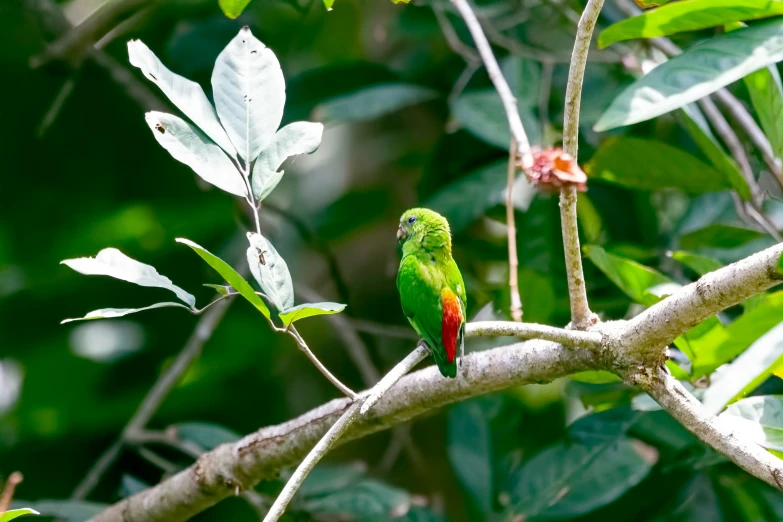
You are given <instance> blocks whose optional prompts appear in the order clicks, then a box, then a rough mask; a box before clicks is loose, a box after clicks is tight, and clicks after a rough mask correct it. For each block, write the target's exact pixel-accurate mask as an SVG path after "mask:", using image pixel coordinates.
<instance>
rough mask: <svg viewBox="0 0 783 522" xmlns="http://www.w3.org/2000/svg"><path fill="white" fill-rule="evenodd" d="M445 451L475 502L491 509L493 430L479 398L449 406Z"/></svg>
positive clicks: (480, 508) (488, 510) (483, 507)
mask: <svg viewBox="0 0 783 522" xmlns="http://www.w3.org/2000/svg"><path fill="white" fill-rule="evenodd" d="M448 455H449V461H450V462H451V466H452V468H454V473H455V474H456V475H457V478H458V479H459V481H460V483H461V484H462V486H463V488H465V490H466V491H467V493H468V495H469V496H470V498H471V499H472V500H473V502H474V503H475V505H476V506H477V507H478V508H479V510H480V511H481V512H482V513H490V512H492V499H493V484H492V482H493V480H492V473H493V472H492V433H491V431H490V420H489V415H488V414H487V411H486V409H485V404H484V403H483V402H482V401H480V400H478V401H477V400H472V401H467V402H463V403H459V404H456V405H454V406H452V408H451V409H450V410H449V425H448Z"/></svg>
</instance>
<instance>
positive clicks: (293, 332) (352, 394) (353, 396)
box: [288, 323, 359, 400]
mask: <svg viewBox="0 0 783 522" xmlns="http://www.w3.org/2000/svg"><path fill="white" fill-rule="evenodd" d="M288 332H289V334H290V335H291V337H292V338H293V339H294V340H295V341H296V344H297V346H299V349H300V350H302V352H304V354H305V355H306V356H307V358H308V359H310V362H312V363H313V365H315V367H316V368H318V371H319V372H321V374H322V375H323V376H324V377H326V379H327V380H328V381H329V382H331V383H332V384H334V386H335V387H336V388H337V389H338V390H340V391H341V392H343V393H344V394H345V395H346V396H348V397H350V398H351V399H354V400H356V399H357V398H358V397H359V396H358V395H356V392H354V391H353V390H352V389H350V388H349V387H348V386H346V385H345V384H343V383H342V382H341V381H340V379H338V378H337V377H335V376H334V375H332V373H331V372H330V371H329V370H328V369H327V368H326V366H324V365H323V364H322V363H321V361H319V360H318V357H316V356H315V354H314V353H313V352H312V350H310V347H309V346H307V343H306V342H305V340H304V339H303V338H302V336H301V335H299V332H297V331H296V327H295V326H294V325H293V323H292V324H291V326H290V327H288Z"/></svg>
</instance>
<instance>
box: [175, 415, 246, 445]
mask: <svg viewBox="0 0 783 522" xmlns="http://www.w3.org/2000/svg"><path fill="white" fill-rule="evenodd" d="M174 430H175V432H176V434H177V437H179V438H180V439H182V440H186V441H189V442H192V443H194V444H196V445H198V446H199V447H201V448H203V449H204V451H209V450H211V449H213V448H216V447H218V446H220V445H221V444H227V443H231V442H236V441H238V440H239V439H240V438H242V436H241V435H239V434H238V433H236V432H235V431H232V430H229V429H228V428H224V427H223V426H218V425H217V424H207V423H206V422H183V423H181V424H176V425H174Z"/></svg>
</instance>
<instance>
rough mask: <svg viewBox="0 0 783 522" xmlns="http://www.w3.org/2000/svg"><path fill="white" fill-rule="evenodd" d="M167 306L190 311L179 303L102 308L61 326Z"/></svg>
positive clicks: (63, 322)
mask: <svg viewBox="0 0 783 522" xmlns="http://www.w3.org/2000/svg"><path fill="white" fill-rule="evenodd" d="M167 306H177V307H180V308H184V309H186V310H188V309H189V308H188V307H187V306H185V305H181V304H179V303H155V304H154V305H150V306H145V307H144V308H100V309H98V310H93V311H92V312H90V313H88V314H87V315H85V316H84V317H76V318H73V319H64V320H62V321H60V324H65V323H70V322H73V321H90V320H92V319H113V318H115V317H122V316H124V315H129V314H135V313H136V312H143V311H144V310H152V309H153V308H165V307H167Z"/></svg>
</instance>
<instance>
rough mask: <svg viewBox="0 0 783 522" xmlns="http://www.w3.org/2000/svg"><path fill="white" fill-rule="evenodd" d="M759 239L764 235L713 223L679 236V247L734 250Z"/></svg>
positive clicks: (747, 229)
mask: <svg viewBox="0 0 783 522" xmlns="http://www.w3.org/2000/svg"><path fill="white" fill-rule="evenodd" d="M761 237H764V234H762V233H761V232H758V231H756V230H751V229H749V228H740V227H735V226H731V225H725V224H722V223H715V224H712V225H708V226H706V227H704V228H700V229H698V230H694V231H693V232H688V233H687V234H685V235H683V236H681V237H680V246H682V247H683V248H686V249H689V250H693V249H697V248H735V247H738V246H740V245H744V244H745V243H749V242H751V241H754V240H756V239H759V238H761Z"/></svg>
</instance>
